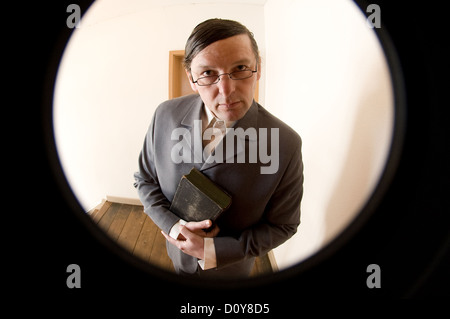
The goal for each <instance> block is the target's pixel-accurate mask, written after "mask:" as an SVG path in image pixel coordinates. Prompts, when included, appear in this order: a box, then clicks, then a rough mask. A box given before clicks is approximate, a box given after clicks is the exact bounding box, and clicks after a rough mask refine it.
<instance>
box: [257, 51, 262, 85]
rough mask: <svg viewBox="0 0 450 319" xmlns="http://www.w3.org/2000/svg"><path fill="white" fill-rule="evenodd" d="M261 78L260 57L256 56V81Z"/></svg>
mask: <svg viewBox="0 0 450 319" xmlns="http://www.w3.org/2000/svg"><path fill="white" fill-rule="evenodd" d="M260 78H261V57H260V56H259V57H258V72H257V73H256V81H259V79H260Z"/></svg>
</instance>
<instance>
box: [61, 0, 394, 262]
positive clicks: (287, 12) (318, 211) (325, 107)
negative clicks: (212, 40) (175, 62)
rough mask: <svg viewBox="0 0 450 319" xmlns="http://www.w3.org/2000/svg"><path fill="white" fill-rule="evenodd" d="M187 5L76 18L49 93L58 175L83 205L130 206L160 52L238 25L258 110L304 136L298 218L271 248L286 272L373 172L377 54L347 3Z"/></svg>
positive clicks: (116, 3) (378, 156)
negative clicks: (255, 79) (255, 62)
mask: <svg viewBox="0 0 450 319" xmlns="http://www.w3.org/2000/svg"><path fill="white" fill-rule="evenodd" d="M186 2H187V1H182V0H171V1H156V0H152V1H150V0H132V1H122V0H97V1H96V2H95V3H94V4H93V6H92V7H91V8H90V10H89V11H88V12H87V14H86V16H85V17H83V19H82V22H81V28H80V29H77V30H76V31H75V32H74V34H73V36H72V38H71V39H70V42H69V44H68V46H67V49H66V51H65V53H64V56H63V59H62V61H61V65H60V69H59V72H58V78H57V84H56V87H55V94H54V130H55V138H56V144H57V149H58V153H59V155H60V160H61V163H62V166H63V169H64V171H65V174H66V176H67V178H68V180H69V181H70V184H71V187H72V189H73V191H74V193H75V195H76V196H77V198H78V199H79V201H80V203H81V204H82V206H83V207H84V208H85V209H86V210H88V209H90V208H92V207H94V206H95V205H96V204H97V203H98V202H99V201H100V200H101V199H103V198H105V197H106V196H116V197H125V198H135V199H137V194H136V190H135V189H134V187H133V172H134V171H136V170H137V158H138V154H139V152H140V150H141V147H142V142H143V138H144V135H145V133H146V131H147V128H148V125H149V123H150V120H151V117H152V114H153V112H154V109H155V108H156V106H157V105H158V104H159V103H161V102H162V101H164V100H166V99H167V96H168V52H169V50H177V49H183V48H184V44H185V41H186V39H187V38H188V36H189V34H190V32H191V31H192V29H193V28H194V27H195V25H196V24H198V23H199V22H201V21H203V20H205V19H208V18H212V17H219V18H230V19H235V20H238V21H240V22H242V23H244V24H245V25H247V27H248V28H249V29H250V30H251V31H253V32H254V34H255V37H256V40H257V41H258V44H259V46H260V50H261V53H262V58H263V68H262V71H263V76H262V80H261V81H260V102H261V104H262V105H264V106H265V107H266V108H267V109H269V110H270V111H271V112H272V113H274V114H275V115H277V116H278V117H280V118H281V119H282V120H284V121H285V122H286V123H288V124H289V125H291V126H292V127H293V128H295V129H296V130H297V131H298V132H299V134H300V135H301V137H302V139H303V160H304V165H305V171H304V174H305V182H304V198H303V201H302V223H301V225H300V227H299V229H298V233H297V234H296V235H295V236H294V237H293V238H292V239H291V240H289V241H288V242H286V243H285V244H283V245H282V246H280V247H279V248H277V249H275V250H274V253H275V257H276V260H277V263H278V265H279V266H280V268H284V267H288V266H290V265H292V264H295V263H297V262H298V261H300V260H302V259H304V258H306V257H308V256H309V255H310V254H312V253H314V252H315V251H317V250H318V249H319V248H320V247H322V246H323V245H324V244H326V243H328V242H329V241H330V240H331V239H332V238H334V236H335V235H336V234H338V233H339V232H340V231H342V229H343V228H344V227H345V226H346V225H348V223H349V222H350V221H351V220H352V219H353V217H354V215H355V214H357V213H358V211H359V208H360V207H361V206H362V205H363V204H364V202H365V201H366V199H367V197H368V196H369V195H370V193H371V191H372V190H373V187H374V186H375V184H376V182H377V179H378V177H379V175H380V172H381V170H382V169H383V165H384V162H385V159H386V154H387V151H388V147H389V143H390V137H391V132H392V125H393V106H392V103H393V102H392V92H391V86H390V78H389V74H388V70H387V66H386V63H385V61H384V58H383V54H382V51H381V50H380V48H379V45H378V43H377V39H376V37H375V34H374V33H373V31H372V30H371V29H369V28H368V27H367V26H366V25H365V23H364V18H363V16H362V14H361V13H360V12H359V11H358V9H357V7H356V6H355V5H354V4H353V3H352V2H351V1H348V0H340V1H338V0H267V1H264V0H263V1H261V0H249V1H246V2H247V3H248V4H243V3H242V1H224V2H223V3H221V2H220V1H219V3H217V4H212V3H210V2H212V1H198V0H197V1H189V2H188V3H189V4H183V3H186ZM194 2H196V4H194Z"/></svg>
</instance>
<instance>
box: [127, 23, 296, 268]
mask: <svg viewBox="0 0 450 319" xmlns="http://www.w3.org/2000/svg"><path fill="white" fill-rule="evenodd" d="M184 66H185V69H186V75H187V76H188V78H189V81H190V85H191V87H192V89H193V90H194V91H195V92H197V93H198V95H197V94H193V95H189V96H186V97H181V98H176V99H173V100H169V101H166V102H164V103H162V104H161V105H160V106H159V107H158V108H157V110H156V111H155V114H154V116H153V120H152V123H151V125H150V128H149V130H148V133H147V135H146V138H145V141H144V146H143V149H142V151H141V154H140V156H139V172H137V173H135V181H136V182H135V187H136V188H137V190H138V194H139V197H140V200H141V201H142V203H143V205H144V211H145V212H146V213H147V214H148V215H149V216H150V217H151V218H152V220H153V221H154V222H155V224H156V225H157V226H158V227H159V228H160V229H161V230H162V233H163V235H164V236H165V237H166V239H167V251H168V255H169V257H170V258H171V260H172V262H173V264H174V268H175V270H176V272H177V273H179V274H185V275H199V276H248V275H249V274H250V272H251V270H252V267H253V265H254V261H255V257H256V256H261V255H264V254H266V253H267V252H268V251H270V250H271V249H273V248H275V247H277V246H278V245H280V244H282V243H283V242H285V241H286V240H287V239H289V238H290V237H291V236H292V235H293V234H294V233H295V232H296V231H297V227H298V225H299V224H300V201H301V198H302V194H303V164H302V157H301V139H300V137H299V136H298V134H297V133H296V132H295V131H294V130H292V129H291V128H289V127H288V126H287V125H286V124H284V123H283V122H281V121H280V120H279V119H277V118H275V117H274V116H273V115H271V114H270V113H269V112H268V111H266V110H265V109H264V108H263V107H262V106H261V105H259V104H257V103H256V102H255V101H254V100H253V96H254V91H255V88H256V82H257V81H258V80H259V78H260V76H261V59H260V56H259V50H258V46H257V44H256V41H255V39H254V38H253V34H252V33H251V32H250V31H249V30H248V29H247V28H246V27H245V26H243V25H242V24H240V23H238V22H236V21H232V20H223V19H210V20H206V21H204V22H202V23H200V24H199V25H197V26H196V27H195V28H194V30H193V32H192V34H191V36H190V37H189V39H188V41H187V43H186V48H185V60H184ZM208 123H210V124H208ZM208 125H209V126H211V125H212V126H213V127H215V128H217V127H220V126H222V128H221V129H219V130H218V131H217V130H215V131H210V130H211V129H210V128H208ZM200 126H201V129H200ZM207 128H208V129H207ZM180 139H181V141H180ZM199 141H200V144H201V143H202V142H203V143H204V144H206V145H205V146H203V145H200V146H199ZM208 143H210V144H208ZM211 144H212V145H214V146H212V147H211V146H210V145H211ZM229 145H231V147H229ZM225 146H226V147H225ZM219 150H220V152H219ZM256 150H257V151H256ZM269 153H270V156H269V155H268V154H269ZM218 154H220V156H218ZM258 155H259V157H258ZM192 167H196V168H197V169H199V170H200V171H201V172H202V173H203V174H204V175H205V176H207V177H208V178H209V179H211V180H212V181H213V182H214V183H216V184H217V185H219V186H220V187H221V188H223V189H224V190H226V192H227V193H229V194H230V195H231V196H232V204H231V206H230V207H229V209H228V210H226V211H225V212H224V213H223V214H222V215H221V216H220V217H219V218H218V219H217V221H216V222H215V223H214V225H213V224H212V223H211V221H210V220H204V221H200V222H186V221H183V220H180V218H179V217H177V216H176V215H175V214H174V213H172V212H171V211H170V210H169V207H170V203H171V201H172V200H173V197H174V194H175V191H176V188H177V186H178V183H179V181H180V179H181V177H182V176H183V175H184V174H187V173H189V171H190V170H191V168H192ZM210 226H213V227H211V228H210ZM208 228H209V229H208ZM205 229H208V232H206V231H205Z"/></svg>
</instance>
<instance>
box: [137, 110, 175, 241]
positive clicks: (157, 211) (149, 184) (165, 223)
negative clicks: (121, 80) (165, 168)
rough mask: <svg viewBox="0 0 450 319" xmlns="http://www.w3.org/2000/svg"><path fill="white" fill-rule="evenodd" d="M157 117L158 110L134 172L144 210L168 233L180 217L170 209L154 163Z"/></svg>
mask: <svg viewBox="0 0 450 319" xmlns="http://www.w3.org/2000/svg"><path fill="white" fill-rule="evenodd" d="M156 117H157V112H155V115H154V116H153V119H152V122H151V124H150V127H149V129H148V132H147V134H146V136H145V140H144V145H143V147H142V150H141V153H140V155H139V171H138V172H136V173H134V179H135V182H134V187H136V189H137V191H138V196H139V199H140V200H141V202H142V204H143V205H144V212H145V213H146V214H147V215H149V216H150V218H151V219H152V220H153V222H154V223H155V224H156V225H157V226H158V227H159V228H160V229H161V230H163V231H164V232H165V233H166V234H168V233H169V232H170V229H171V228H172V226H173V225H174V224H175V223H176V222H177V221H178V220H179V219H180V218H179V217H177V216H176V215H175V214H174V213H172V212H171V211H170V210H169V207H170V202H169V201H168V200H167V198H166V197H165V196H164V194H163V192H162V191H161V188H160V186H159V182H158V174H157V172H156V168H155V165H154V159H155V143H154V141H155V139H154V130H155V122H156Z"/></svg>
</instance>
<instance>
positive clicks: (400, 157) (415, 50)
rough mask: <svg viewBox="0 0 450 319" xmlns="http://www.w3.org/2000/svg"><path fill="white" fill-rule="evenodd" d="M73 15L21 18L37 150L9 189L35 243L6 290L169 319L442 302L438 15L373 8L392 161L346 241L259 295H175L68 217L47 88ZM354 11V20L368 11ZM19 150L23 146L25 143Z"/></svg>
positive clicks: (444, 225)
mask: <svg viewBox="0 0 450 319" xmlns="http://www.w3.org/2000/svg"><path fill="white" fill-rule="evenodd" d="M70 3H79V4H80V6H81V7H82V12H85V10H86V9H87V8H88V6H89V1H61V2H59V3H58V4H47V5H43V4H34V5H32V6H29V7H28V8H27V9H28V10H29V13H30V16H27V19H28V21H35V20H36V17H40V18H41V19H40V20H39V21H40V23H39V24H37V26H38V28H28V27H27V25H25V32H24V34H26V35H27V39H28V42H27V43H26V45H25V48H26V49H28V51H26V52H30V51H31V50H30V48H32V49H33V50H32V51H33V52H34V53H35V55H34V56H33V55H30V56H29V58H28V60H27V61H26V62H24V63H23V64H24V66H25V68H24V69H25V70H32V71H33V72H28V73H26V74H27V77H28V80H29V81H30V82H29V83H30V84H31V85H30V89H29V90H28V96H24V95H23V93H22V95H19V96H20V97H21V100H24V99H25V98H32V101H33V102H32V104H31V106H32V107H30V108H29V110H30V113H29V114H30V117H31V121H30V122H31V125H30V126H26V127H25V130H23V131H24V132H26V133H28V131H27V130H26V129H28V128H32V129H33V131H31V132H30V135H31V138H32V142H31V143H30V142H28V143H26V145H29V144H32V145H33V146H36V149H33V153H32V154H31V155H30V152H29V151H28V152H25V156H16V157H14V162H15V164H18V167H19V168H20V171H21V173H24V175H25V177H24V178H20V180H19V181H18V183H17V184H13V185H14V187H13V188H14V189H16V190H17V193H18V194H19V201H20V200H22V199H23V198H24V194H25V193H24V192H23V191H21V190H23V189H24V181H25V182H28V183H31V184H32V186H34V187H33V188H34V190H33V191H32V192H31V194H29V193H26V195H27V196H25V198H27V201H26V202H24V205H23V206H24V207H25V211H26V212H27V214H26V218H27V221H26V222H22V223H19V224H20V225H23V224H24V223H26V224H27V226H29V229H28V227H27V228H25V229H27V232H28V233H29V234H30V235H32V238H30V240H27V241H26V245H23V246H24V247H26V248H27V249H24V250H21V251H20V252H19V253H17V252H16V253H15V254H13V255H11V256H13V257H11V259H10V260H13V261H15V262H12V264H13V265H14V267H13V268H14V271H17V272H18V273H19V276H18V277H17V278H19V279H18V280H16V281H15V283H14V287H16V288H17V287H18V288H21V290H22V292H24V293H26V292H33V295H35V296H36V290H37V291H39V292H42V293H39V294H37V296H45V295H46V294H50V295H56V296H58V297H63V299H64V298H69V300H74V298H77V297H79V296H81V295H86V294H87V295H94V296H95V297H97V298H100V297H105V296H108V297H110V296H111V295H118V294H119V295H123V294H125V295H129V296H133V298H143V299H145V300H149V299H151V300H153V303H155V304H160V305H161V306H163V305H173V307H172V308H174V309H173V311H174V314H177V313H178V312H177V311H175V310H179V305H181V304H183V303H186V302H188V301H190V302H191V303H194V302H197V304H207V303H210V304H218V303H220V302H227V303H233V302H241V303H243V302H258V303H270V304H271V307H272V309H273V312H277V313H278V314H280V313H281V312H283V310H287V309H295V308H296V306H297V305H298V303H299V300H300V299H299V298H300V297H332V298H336V297H345V298H347V297H382V298H405V297H435V296H448V292H447V291H448V288H447V287H448V286H447V285H448V284H450V281H449V273H448V270H447V267H446V266H445V265H446V264H447V265H448V261H449V251H450V248H449V246H450V241H449V238H450V235H449V232H448V224H449V223H448V214H447V213H446V211H448V208H447V209H446V204H445V203H444V198H445V197H444V195H445V190H448V189H449V187H448V186H449V185H448V182H447V177H448V175H446V173H447V172H446V170H445V169H444V168H445V167H446V166H447V164H446V162H445V159H446V156H445V154H444V153H445V152H444V151H445V149H446V147H445V146H446V145H448V143H447V144H446V142H447V141H448V140H447V139H446V137H447V136H448V134H447V133H448V130H447V129H446V123H445V117H444V108H443V104H442V103H443V102H442V101H445V100H446V97H445V96H444V94H443V93H444V92H445V89H446V88H447V87H448V80H446V74H447V71H448V62H447V64H446V63H445V61H446V56H448V48H445V44H444V43H445V41H444V40H443V38H442V37H441V35H440V33H439V31H442V30H443V28H444V22H443V21H445V20H444V19H442V16H440V15H439V13H441V15H442V12H439V10H433V7H432V5H421V6H420V7H417V6H413V5H407V4H399V3H397V4H394V3H389V2H388V1H377V2H376V3H377V4H379V5H380V7H381V9H382V23H383V24H382V28H381V29H380V30H375V31H376V32H377V35H378V37H379V39H380V41H381V43H382V44H383V46H384V49H385V53H386V56H387V59H388V63H389V66H390V69H391V76H392V77H393V83H394V86H395V85H397V87H395V100H396V105H397V106H398V105H401V104H402V103H404V101H405V99H404V97H403V93H405V95H406V100H407V112H405V111H404V109H402V108H401V107H400V108H399V107H396V115H395V116H396V121H395V132H394V143H393V145H392V148H391V157H390V160H389V163H388V164H387V166H386V169H385V172H384V174H383V178H382V180H381V181H380V184H379V187H377V190H376V191H375V193H374V194H373V196H372V197H371V199H370V200H369V202H368V203H367V205H366V207H365V208H364V210H363V211H364V212H363V213H361V214H360V216H359V217H358V218H357V219H356V220H355V222H353V223H352V225H350V226H349V228H348V230H347V231H346V232H345V233H344V234H343V235H341V236H339V238H338V239H336V240H335V241H333V243H331V244H330V245H329V246H328V247H326V248H325V249H323V250H322V251H321V252H320V253H318V254H316V255H315V256H312V257H311V258H309V259H308V260H306V261H305V262H303V263H301V264H300V265H298V266H296V267H292V268H290V269H288V270H285V271H283V272H281V273H279V274H277V275H275V276H271V277H267V278H264V277H260V278H258V282H257V283H256V282H254V283H252V282H250V281H249V282H248V284H247V281H245V286H243V285H241V283H234V282H227V283H226V284H225V286H224V287H218V286H217V285H210V286H207V287H205V286H203V285H192V282H187V283H180V282H178V280H177V281H174V280H173V277H174V276H166V273H165V272H161V271H159V270H158V269H150V270H149V266H148V264H145V265H139V264H136V260H130V254H129V253H126V252H125V251H124V250H123V249H122V250H120V249H117V246H116V247H114V248H112V249H108V248H107V249H105V246H106V247H107V246H108V245H109V244H108V240H109V239H107V238H106V237H105V236H106V235H99V234H98V233H99V232H95V231H94V232H92V231H91V230H89V227H90V226H88V225H89V223H87V224H86V221H85V220H83V219H82V218H81V219H80V216H79V215H80V214H78V213H76V211H79V208H80V206H79V204H78V203H77V202H76V200H75V199H74V198H73V195H72V198H70V194H72V192H71V190H70V188H69V187H68V186H67V182H66V181H65V178H64V175H63V174H62V171H61V168H60V166H59V162H58V161H57V157H55V156H56V155H55V149H54V141H53V136H52V132H51V130H50V128H51V98H52V94H53V83H54V82H53V81H54V76H55V74H56V71H57V66H58V64H59V57H60V56H61V55H62V52H63V50H64V47H65V42H64V39H68V37H69V36H70V32H71V30H68V29H67V28H66V27H65V19H66V17H67V13H66V8H67V6H68V4H70ZM357 3H358V5H359V6H360V7H361V8H364V7H366V4H367V3H366V2H363V1H357ZM362 11H363V10H362ZM22 12H23V10H22ZM42 17H45V19H42ZM27 19H25V20H27ZM394 47H395V49H394ZM21 74H23V73H21ZM401 74H403V78H402V76H401ZM402 80H403V81H402ZM402 82H403V84H402ZM22 92H23V91H22ZM402 101H403V102H402ZM36 102H37V103H39V104H41V105H42V107H41V109H38V108H36V107H35V105H36ZM49 102H50V107H49ZM27 110H28V109H27ZM36 111H37V113H36ZM34 115H36V116H34ZM39 119H41V121H40V120H39ZM399 121H400V122H399ZM406 123H407V126H406ZM41 125H42V126H41ZM404 129H406V133H405V135H404V136H403V135H402V133H401V132H402V131H403V130H404ZM36 133H37V134H36ZM49 141H53V144H52V142H50V143H49ZM17 142H18V144H19V143H20V145H22V144H24V141H23V140H19V141H17ZM19 151H21V150H19ZM22 151H23V150H22ZM17 154H21V153H17ZM55 171H56V174H55ZM36 181H37V182H38V183H36ZM43 181H44V182H45V186H44V185H42V182H43ZM17 193H16V194H17ZM67 194H69V196H67ZM69 211H70V212H75V214H69V213H68V212H69ZM86 226H87V227H86ZM95 233H97V234H95ZM333 245H334V247H333ZM21 246H22V245H21ZM131 259H137V258H134V257H132V258H131ZM130 261H131V263H130ZM444 261H445V262H444ZM71 263H77V264H79V265H80V267H81V269H82V288H81V289H68V288H67V286H66V282H65V281H66V278H67V275H68V274H67V273H66V267H67V266H68V265H69V264H71ZM371 263H377V264H379V265H380V266H381V269H382V288H381V289H368V288H367V286H366V285H365V281H366V278H367V276H368V274H367V272H366V267H367V265H369V264H371ZM132 264H134V265H132ZM144 268H145V269H144ZM31 269H35V270H36V273H35V274H34V276H33V275H30V272H32V271H31ZM147 270H149V271H147ZM171 277H172V278H171ZM31 282H32V284H31ZM150 287H152V289H149V288H150ZM155 287H156V289H155ZM44 289H46V293H43V292H44ZM288 289H295V290H296V293H295V294H287V293H286V294H283V297H284V299H283V300H282V301H279V300H278V297H279V296H280V292H283V291H286V290H288ZM155 291H156V292H157V293H155ZM174 291H175V292H179V293H174ZM155 294H156V295H155ZM167 296H170V298H168V297H167ZM175 308H176V309H175Z"/></svg>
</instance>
